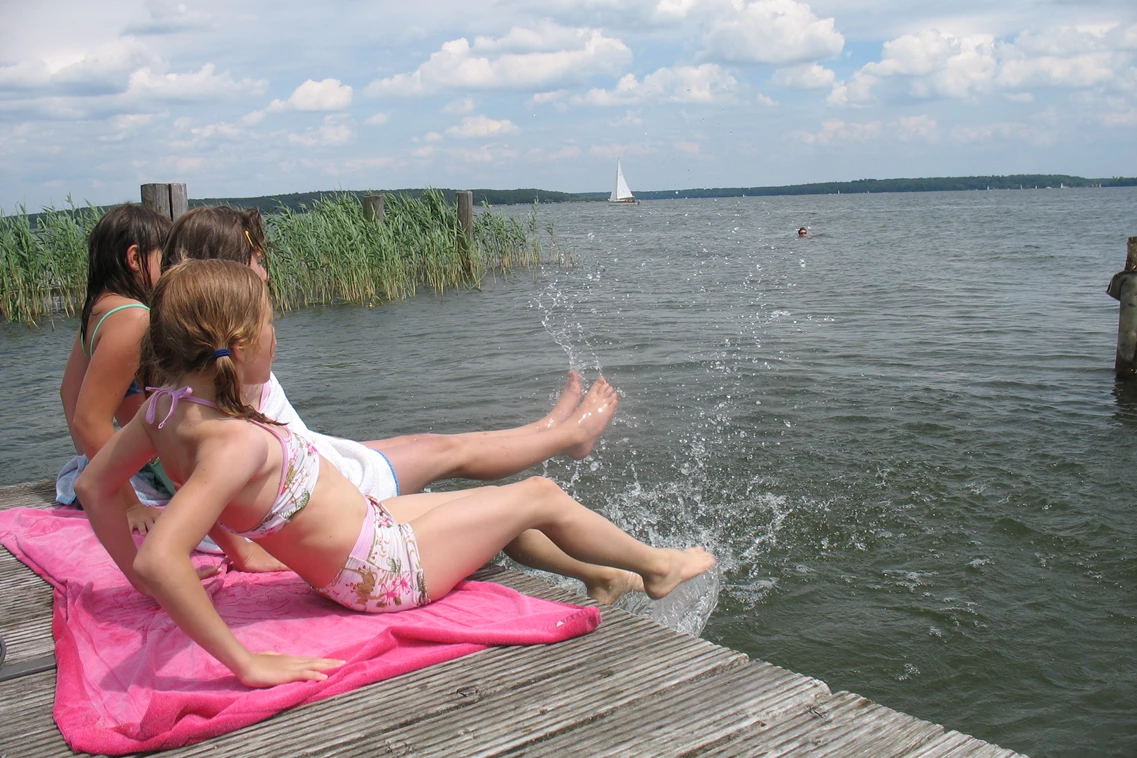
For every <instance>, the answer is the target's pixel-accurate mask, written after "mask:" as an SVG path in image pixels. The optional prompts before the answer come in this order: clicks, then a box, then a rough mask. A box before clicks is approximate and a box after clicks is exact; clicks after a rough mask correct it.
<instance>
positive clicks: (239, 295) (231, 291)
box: [142, 260, 278, 424]
mask: <svg viewBox="0 0 1137 758" xmlns="http://www.w3.org/2000/svg"><path fill="white" fill-rule="evenodd" d="M271 316H272V306H271V304H270V303H269V299H268V290H267V288H266V287H265V285H264V282H262V281H261V280H260V277H258V276H257V275H256V274H255V273H253V270H252V269H251V268H249V267H248V266H244V265H241V264H240V263H235V262H233V261H225V260H186V261H182V262H181V263H179V264H177V265H176V266H174V267H173V268H171V269H170V270H169V271H167V272H166V273H165V274H163V275H162V278H161V279H159V280H158V285H157V286H156V287H155V288H154V295H153V297H152V298H151V300H150V329H149V330H148V331H147V333H146V337H145V339H144V340H143V343H142V354H143V361H144V362H145V364H146V365H147V367H148V368H149V369H150V370H151V371H152V372H153V375H154V376H158V377H160V378H161V379H162V380H163V381H168V380H170V379H173V378H174V377H177V376H180V375H182V374H187V373H190V372H195V371H202V372H206V373H208V372H211V371H212V372H213V384H214V388H215V389H216V393H217V399H216V402H217V408H218V410H220V411H221V412H222V413H224V414H225V415H227V416H234V417H237V418H245V419H251V420H254V421H259V422H261V423H272V424H276V423H278V422H276V421H273V420H271V419H269V418H268V417H266V416H265V415H264V414H262V413H260V412H259V411H257V410H256V409H255V408H252V407H251V406H248V405H246V404H245V402H244V400H242V398H241V379H240V377H239V376H238V374H237V367H236V364H235V363H234V361H233V358H232V356H230V355H229V354H228V351H229V350H230V349H232V348H241V349H254V348H256V346H257V342H258V340H259V337H260V328H261V325H262V324H263V323H264V321H265V319H268V318H271ZM219 351H224V352H222V354H221V355H217V353H218V352H219Z"/></svg>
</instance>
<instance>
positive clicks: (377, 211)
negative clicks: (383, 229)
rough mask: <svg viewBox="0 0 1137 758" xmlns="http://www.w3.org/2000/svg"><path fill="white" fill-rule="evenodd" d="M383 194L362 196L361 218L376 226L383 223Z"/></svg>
mask: <svg viewBox="0 0 1137 758" xmlns="http://www.w3.org/2000/svg"><path fill="white" fill-rule="evenodd" d="M383 214H384V211H383V193H382V192H380V193H379V194H377V195H364V196H363V217H364V218H366V219H367V220H368V221H374V222H375V223H376V224H382V223H383Z"/></svg>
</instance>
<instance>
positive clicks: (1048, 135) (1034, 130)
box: [951, 122, 1055, 147]
mask: <svg viewBox="0 0 1137 758" xmlns="http://www.w3.org/2000/svg"><path fill="white" fill-rule="evenodd" d="M951 139H952V140H953V141H955V142H959V143H965V144H966V143H986V142H996V141H999V142H1011V143H1023V142H1025V143H1027V144H1030V145H1034V146H1036V147H1045V146H1048V145H1052V144H1054V139H1055V135H1054V133H1053V131H1052V130H1050V129H1047V128H1046V127H1045V126H1043V125H1039V124H1023V123H1016V122H1005V123H993V124H975V125H968V126H957V127H955V128H954V129H952V130H951Z"/></svg>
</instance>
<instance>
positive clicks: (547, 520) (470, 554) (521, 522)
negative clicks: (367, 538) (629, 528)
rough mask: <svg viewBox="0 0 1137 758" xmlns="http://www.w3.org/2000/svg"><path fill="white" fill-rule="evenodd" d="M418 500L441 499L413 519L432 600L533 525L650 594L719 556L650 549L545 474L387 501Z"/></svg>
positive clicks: (700, 569) (661, 593)
mask: <svg viewBox="0 0 1137 758" xmlns="http://www.w3.org/2000/svg"><path fill="white" fill-rule="evenodd" d="M455 495H457V496H456V497H451V496H455ZM418 498H431V499H432V501H431V502H433V503H435V504H437V505H436V507H433V508H429V509H427V510H426V512H425V513H423V514H422V515H421V516H419V517H418V518H416V519H414V520H412V521H411V522H410V523H411V526H412V527H413V528H414V530H415V535H416V537H417V539H418V548H419V559H420V561H421V564H422V569H423V573H424V574H425V576H426V583H427V590H428V591H429V592H430V594H431V595H432V596H434V597H441V596H443V595H445V594H446V593H447V592H449V591H450V590H451V589H452V588H453V587H454V585H455V584H457V583H458V582H459V581H461V580H462V579H464V578H466V577H467V576H469V575H470V574H472V573H473V572H474V571H476V570H477V569H478V568H479V567H481V566H482V565H484V564H485V563H486V561H488V560H489V559H490V558H492V557H493V556H494V555H496V554H497V553H498V551H500V550H501V549H502V548H503V547H504V546H505V545H507V544H509V543H510V542H512V541H513V540H514V539H515V538H516V537H517V536H518V535H520V534H521V533H522V532H524V531H525V530H526V529H533V528H536V529H540V530H541V531H542V532H544V533H545V534H546V535H547V536H548V537H549V538H550V539H551V540H552V541H553V542H554V543H556V545H557V547H559V548H560V549H561V550H563V551H564V552H565V553H567V554H568V555H570V556H572V557H573V558H575V559H577V560H579V561H583V562H585V563H592V564H597V565H604V566H612V567H614V568H622V569H627V570H629V571H635V572H636V573H637V574H639V575H640V576H642V577H643V580H644V591H645V592H646V593H647V594H648V596H649V597H652V598H661V597H664V596H666V595H667V594H668V593H669V592H671V591H672V590H673V589H675V588H676V587H677V586H678V585H679V584H680V583H682V582H684V581H686V580H687V579H691V578H693V577H695V576H698V575H699V574H701V573H703V572H704V571H706V570H707V569H709V568H711V567H712V566H713V565H714V563H715V559H714V556H712V555H711V554H710V553H707V552H706V551H705V550H703V549H702V548H689V549H687V550H672V549H661V548H653V547H649V546H648V545H645V544H643V543H642V542H640V541H639V540H637V539H635V538H633V537H631V536H630V535H628V534H625V533H624V532H622V531H621V530H620V529H619V528H618V527H616V526H615V525H614V524H612V523H611V522H610V521H608V520H607V519H605V518H604V517H603V516H600V515H599V514H597V513H594V512H593V511H591V510H589V509H588V508H585V507H584V506H582V505H580V504H579V503H577V502H576V501H575V500H573V499H572V498H570V497H569V496H568V495H567V494H566V493H565V492H564V490H562V489H561V488H560V487H558V486H557V485H556V484H555V483H554V482H552V481H550V480H548V479H544V478H541V477H533V478H531V479H527V480H525V481H524V482H517V483H516V484H508V485H505V486H503V487H483V488H479V489H475V490H469V491H467V492H465V493H438V494H437V495H436V494H434V493H430V494H422V495H407V496H404V497H400V498H393V499H392V500H390V501H386V502H385V505H388V507H389V508H391V509H392V514H394V512H395V510H401V509H402V508H401V505H402V504H400V503H398V502H397V501H399V500H411V499H418ZM411 507H414V506H413V505H411Z"/></svg>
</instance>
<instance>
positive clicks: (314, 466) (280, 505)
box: [146, 387, 320, 539]
mask: <svg viewBox="0 0 1137 758" xmlns="http://www.w3.org/2000/svg"><path fill="white" fill-rule="evenodd" d="M146 389H147V390H148V391H151V392H153V393H154V396H153V397H151V398H150V404H149V406H148V407H147V408H146V423H148V424H152V423H154V419H155V414H156V413H157V406H158V399H159V398H160V397H162V396H163V395H165V396H168V397H169V398H170V410H169V411H167V412H166V417H165V418H164V419H162V421H161V422H160V423H159V424H158V428H159V429H161V428H162V427H163V426H165V425H166V422H167V421H169V420H170V416H172V415H173V414H174V409H175V408H177V407H178V401H179V400H188V401H189V402H191V403H197V404H198V405H208V406H211V407H213V408H216V407H217V405H216V404H215V403H213V402H211V401H209V400H202V399H201V398H196V397H194V396H193V389H192V388H190V387H182V388H181V389H176V390H171V389H165V388H160V387H147V388H146ZM252 423H254V424H257V426H260V427H261V428H263V429H267V430H268V431H270V432H272V435H273V436H274V437H276V438H277V440H279V441H280V447H281V451H282V452H283V453H284V461H283V463H282V464H281V467H280V487H279V489H278V491H277V496H276V499H275V500H273V502H272V505H271V506H270V507H269V509H268V513H266V514H265V516H264V518H262V519H261V521H260V523H259V524H257V525H256V526H254V527H253V528H252V529H249V530H247V531H244V532H239V531H237V530H236V529H231V528H230V527H228V526H225V523H224V522H221V521H218V522H217V523H219V524H221V526H224V527H225V528H226V529H227V530H229V531H230V532H232V533H233V534H235V535H237V536H238V537H248V538H249V539H258V538H261V537H268V536H270V535H273V534H276V533H277V532H279V531H280V530H281V529H283V528H284V527H285V525H286V524H288V522H289V521H291V520H292V519H293V517H295V516H296V514H297V513H299V512H300V511H301V510H303V508H304V506H306V505H307V504H308V500H309V498H311V496H312V490H314V489H315V488H316V480H317V479H319V477H320V454H319V453H318V452H316V448H315V447H313V445H312V443H311V442H308V440H306V439H304V438H303V437H301V436H300V435H299V434H296V433H295V432H290V433H289V434H288V436H287V437H286V436H284V435H283V434H281V433H280V431H279V430H278V429H275V428H273V427H272V426H271V425H268V424H261V423H259V422H256V421H253V422H252Z"/></svg>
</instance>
